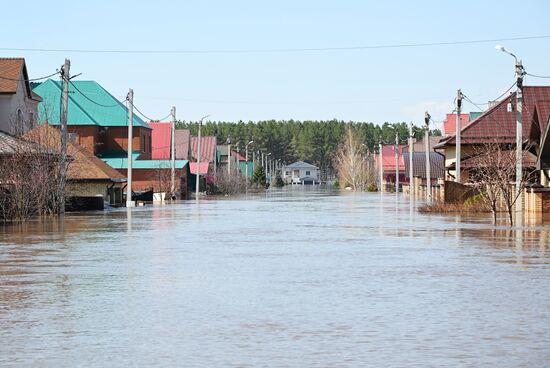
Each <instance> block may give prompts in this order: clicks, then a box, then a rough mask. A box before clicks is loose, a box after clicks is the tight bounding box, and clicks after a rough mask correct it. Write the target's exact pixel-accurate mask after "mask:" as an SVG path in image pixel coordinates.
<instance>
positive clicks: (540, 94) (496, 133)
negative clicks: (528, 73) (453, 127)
mask: <svg viewBox="0 0 550 368" xmlns="http://www.w3.org/2000/svg"><path fill="white" fill-rule="evenodd" d="M537 105H538V106H539V109H536V106H537ZM509 106H510V107H511V109H510V111H509V109H508V107H509ZM549 106H550V86H524V87H523V136H524V137H525V139H527V138H529V136H530V133H531V127H532V125H533V121H534V114H535V113H538V114H541V113H544V111H546V109H547V108H548V107H549ZM537 111H538V112H537ZM516 112H517V110H516V93H515V92H514V93H512V94H510V95H509V96H507V97H506V98H504V99H503V100H502V101H500V102H499V103H498V104H497V105H495V106H493V107H492V108H490V109H489V110H487V111H485V112H484V113H483V114H481V115H480V116H479V117H478V118H477V119H475V120H474V121H472V122H471V123H470V124H468V125H467V126H466V127H464V128H462V132H461V142H462V143H463V144H482V143H490V142H493V141H494V140H495V139H497V140H498V141H499V142H500V143H515V141H516ZM538 118H539V120H538V121H539V122H540V121H542V120H544V119H546V120H547V119H548V116H546V117H541V116H539V117H538ZM537 129H538V126H537ZM454 144H455V136H454V135H452V136H451V137H449V138H448V139H445V140H443V141H442V142H441V143H440V144H439V147H444V146H450V145H454Z"/></svg>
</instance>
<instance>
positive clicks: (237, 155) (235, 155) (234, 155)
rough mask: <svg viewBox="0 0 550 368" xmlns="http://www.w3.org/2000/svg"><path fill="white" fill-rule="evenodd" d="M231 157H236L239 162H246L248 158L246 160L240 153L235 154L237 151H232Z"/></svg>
mask: <svg viewBox="0 0 550 368" xmlns="http://www.w3.org/2000/svg"><path fill="white" fill-rule="evenodd" d="M231 157H235V158H236V159H237V160H239V161H246V158H244V157H243V156H241V155H240V154H239V153H238V152H235V151H231Z"/></svg>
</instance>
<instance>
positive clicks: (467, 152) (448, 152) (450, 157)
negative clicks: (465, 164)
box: [443, 146, 475, 183]
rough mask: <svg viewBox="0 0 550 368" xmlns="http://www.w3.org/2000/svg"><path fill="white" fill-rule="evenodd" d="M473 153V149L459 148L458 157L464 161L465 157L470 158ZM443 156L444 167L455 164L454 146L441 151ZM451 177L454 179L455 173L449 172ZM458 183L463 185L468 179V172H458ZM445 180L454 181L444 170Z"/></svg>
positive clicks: (453, 171) (470, 147) (469, 147)
mask: <svg viewBox="0 0 550 368" xmlns="http://www.w3.org/2000/svg"><path fill="white" fill-rule="evenodd" d="M474 153H475V148H474V147H472V146H461V147H460V157H461V158H462V159H464V158H465V157H468V156H471V155H473V154H474ZM443 155H444V156H445V167H447V166H449V165H452V164H454V163H455V162H456V148H455V147H454V146H451V147H445V149H444V150H443ZM449 172H450V173H451V174H452V175H454V176H455V177H456V171H455V170H451V171H449ZM460 174H461V175H460V181H461V182H462V183H465V182H467V181H468V179H469V174H468V170H463V169H461V170H460ZM445 180H454V178H453V177H452V176H450V175H448V173H447V171H446V170H445Z"/></svg>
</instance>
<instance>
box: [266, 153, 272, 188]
mask: <svg viewBox="0 0 550 368" xmlns="http://www.w3.org/2000/svg"><path fill="white" fill-rule="evenodd" d="M269 156H271V152H269V153H266V155H265V178H266V181H267V173H268V171H269V169H268V162H269ZM269 182H270V183H271V178H270V180H269Z"/></svg>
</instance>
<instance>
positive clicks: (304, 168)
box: [283, 161, 321, 185]
mask: <svg viewBox="0 0 550 368" xmlns="http://www.w3.org/2000/svg"><path fill="white" fill-rule="evenodd" d="M283 180H284V181H285V182H286V183H287V184H302V185H303V184H313V185H315V184H320V183H321V180H320V172H319V168H318V167H317V166H315V165H312V164H308V163H307V162H303V161H298V162H295V163H293V164H290V165H287V166H284V167H283Z"/></svg>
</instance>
